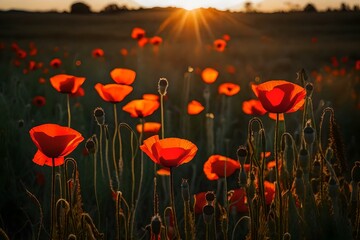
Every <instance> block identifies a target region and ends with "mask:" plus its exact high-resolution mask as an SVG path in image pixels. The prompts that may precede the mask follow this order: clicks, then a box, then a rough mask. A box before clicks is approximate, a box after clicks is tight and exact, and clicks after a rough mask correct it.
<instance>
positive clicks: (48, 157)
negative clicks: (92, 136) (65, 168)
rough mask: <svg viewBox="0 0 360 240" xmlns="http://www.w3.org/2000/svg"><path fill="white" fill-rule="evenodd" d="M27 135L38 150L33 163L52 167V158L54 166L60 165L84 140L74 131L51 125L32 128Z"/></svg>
mask: <svg viewBox="0 0 360 240" xmlns="http://www.w3.org/2000/svg"><path fill="white" fill-rule="evenodd" d="M29 133H30V137H31V139H32V141H33V142H34V144H35V145H36V147H37V148H38V151H37V152H36V154H35V156H34V158H33V162H35V163H36V164H39V165H41V166H43V165H44V164H45V165H48V166H53V164H52V158H54V160H55V166H59V165H62V164H63V163H64V157H65V156H67V155H69V154H70V153H71V152H72V151H73V150H74V149H75V148H76V147H77V146H78V145H79V143H80V142H82V141H83V140H84V138H83V137H82V135H81V134H80V133H79V132H77V131H76V130H74V129H72V128H69V127H63V126H60V125H57V124H51V123H49V124H42V125H39V126H36V127H33V128H32V129H30V132H29Z"/></svg>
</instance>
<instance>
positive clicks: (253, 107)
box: [242, 99, 266, 116]
mask: <svg viewBox="0 0 360 240" xmlns="http://www.w3.org/2000/svg"><path fill="white" fill-rule="evenodd" d="M242 110H243V112H244V113H245V114H249V115H255V116H260V115H264V114H265V113H266V110H265V109H264V107H263V106H262V104H261V102H260V101H259V100H255V99H252V100H249V101H244V102H243V104H242Z"/></svg>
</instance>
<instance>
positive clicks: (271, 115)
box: [269, 113, 285, 121]
mask: <svg viewBox="0 0 360 240" xmlns="http://www.w3.org/2000/svg"><path fill="white" fill-rule="evenodd" d="M269 118H271V119H272V120H276V113H269ZM284 120H285V117H284V114H283V113H280V114H279V121H284Z"/></svg>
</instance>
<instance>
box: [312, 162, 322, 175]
mask: <svg viewBox="0 0 360 240" xmlns="http://www.w3.org/2000/svg"><path fill="white" fill-rule="evenodd" d="M320 168H321V164H320V161H319V160H315V161H314V162H313V167H312V175H313V177H314V178H319V177H320Z"/></svg>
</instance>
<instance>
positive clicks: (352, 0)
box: [0, 0, 359, 12]
mask: <svg viewBox="0 0 360 240" xmlns="http://www.w3.org/2000/svg"><path fill="white" fill-rule="evenodd" d="M75 2H83V3H85V4H87V5H88V6H89V7H90V8H91V10H92V11H93V12H99V11H101V10H102V9H104V8H105V7H106V6H108V5H109V4H116V5H118V6H125V7H127V8H128V9H134V10H135V9H139V8H146V9H151V8H154V7H163V8H166V7H177V8H184V9H188V10H191V9H195V8H215V9H218V10H230V11H243V10H245V7H244V5H245V2H251V5H252V8H253V9H254V10H256V11H260V12H276V11H290V10H303V9H304V7H305V6H306V4H308V3H311V4H313V5H314V6H315V8H316V9H317V10H318V11H326V10H327V9H340V6H341V4H342V3H344V4H346V5H347V6H348V7H349V8H350V9H353V8H354V6H358V7H359V2H358V0H347V1H341V0H333V1H331V2H329V1H326V0H313V1H308V0H298V1H296V2H292V1H291V0H290V1H285V0H284V1H282V2H279V1H274V0H251V1H247V0H240V1H239V0H228V1H226V4H224V3H222V2H221V1H217V0H212V1H207V2H206V3H203V2H201V1H196V0H193V1H157V0H117V1H116V2H114V1H112V0H92V1H89V0H88V1H86V0H80V1H76V0H75V1H74V0H64V1H61V4H58V2H56V1H55V0H51V1H45V0H32V1H31V2H24V1H22V0H3V1H2V2H1V3H0V10H2V11H9V10H19V11H30V12H43V11H57V12H64V11H65V12H67V11H69V10H70V6H71V5H72V4H73V3H75ZM169 2H171V3H172V4H170V3H169Z"/></svg>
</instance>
